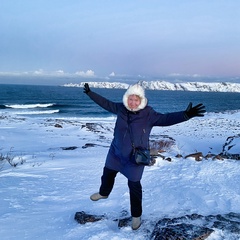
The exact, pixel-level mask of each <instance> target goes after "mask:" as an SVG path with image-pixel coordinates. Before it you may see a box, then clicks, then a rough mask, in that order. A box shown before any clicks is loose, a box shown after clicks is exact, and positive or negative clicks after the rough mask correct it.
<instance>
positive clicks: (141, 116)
mask: <svg viewBox="0 0 240 240" xmlns="http://www.w3.org/2000/svg"><path fill="white" fill-rule="evenodd" d="M88 96H89V97H90V98H91V99H92V100H93V101H94V102H95V103H97V104H98V105H99V106H101V107H102V108H104V109H105V110H107V111H109V112H111V113H113V114H116V115H117V119H116V123H115V128H114V138H113V140H112V143H111V146H110V149H109V151H108V154H107V158H106V162H105V167H107V168H109V169H112V170H115V171H118V172H120V173H122V174H123V175H124V176H125V177H126V178H127V179H128V180H130V181H133V182H137V181H140V180H141V178H142V174H143V170H144V166H142V165H137V164H136V163H134V162H133V161H132V150H133V148H132V142H131V136H130V132H129V124H130V127H131V129H132V140H133V142H134V146H135V147H143V148H149V146H148V144H149V136H150V132H151V130H152V128H153V127H154V126H170V125H174V124H177V123H181V122H184V121H186V120H188V118H187V117H186V115H185V114H184V111H181V112H173V113H167V114H161V113H159V112H156V111H155V110H154V109H153V108H152V107H150V106H146V107H145V108H144V109H141V110H139V111H137V112H133V111H129V110H128V109H127V108H126V107H125V106H124V104H123V103H116V102H112V101H110V100H108V99H106V98H104V97H102V96H101V95H99V94H97V93H95V92H93V91H90V92H89V93H88Z"/></svg>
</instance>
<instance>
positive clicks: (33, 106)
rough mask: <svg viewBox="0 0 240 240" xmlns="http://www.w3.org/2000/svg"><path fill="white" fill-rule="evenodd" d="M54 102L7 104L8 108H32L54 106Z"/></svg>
mask: <svg viewBox="0 0 240 240" xmlns="http://www.w3.org/2000/svg"><path fill="white" fill-rule="evenodd" d="M54 105H55V104H54V103H34V104H12V105H5V107H7V108H15V109H30V108H48V107H52V106H54Z"/></svg>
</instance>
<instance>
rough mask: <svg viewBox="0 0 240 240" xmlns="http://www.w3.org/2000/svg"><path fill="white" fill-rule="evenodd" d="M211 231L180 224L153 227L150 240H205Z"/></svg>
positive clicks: (205, 228)
mask: <svg viewBox="0 0 240 240" xmlns="http://www.w3.org/2000/svg"><path fill="white" fill-rule="evenodd" d="M212 232H213V230H212V229H210V228H207V227H201V226H196V225H193V224H187V223H180V224H174V225H169V226H166V227H160V228H158V227H155V229H154V231H153V233H152V235H151V239H154V240H186V239H189V240H190V239H194V240H197V239H199V240H200V239H202V240H203V239H206V238H207V237H208V236H209V235H210V234H211V233H212Z"/></svg>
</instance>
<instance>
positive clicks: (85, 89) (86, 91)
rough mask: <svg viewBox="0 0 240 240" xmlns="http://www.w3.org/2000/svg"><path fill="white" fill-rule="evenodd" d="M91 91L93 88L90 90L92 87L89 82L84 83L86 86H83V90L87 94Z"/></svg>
mask: <svg viewBox="0 0 240 240" xmlns="http://www.w3.org/2000/svg"><path fill="white" fill-rule="evenodd" d="M90 91H91V90H90V88H89V85H88V83H85V84H84V87H83V92H84V93H86V94H88V93H89V92H90Z"/></svg>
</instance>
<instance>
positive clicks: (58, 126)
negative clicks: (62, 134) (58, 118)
mask: <svg viewBox="0 0 240 240" xmlns="http://www.w3.org/2000/svg"><path fill="white" fill-rule="evenodd" d="M54 127H56V128H62V125H60V124H58V123H56V124H55V125H54Z"/></svg>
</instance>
